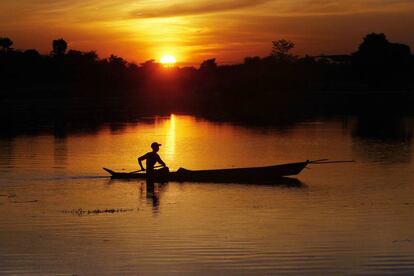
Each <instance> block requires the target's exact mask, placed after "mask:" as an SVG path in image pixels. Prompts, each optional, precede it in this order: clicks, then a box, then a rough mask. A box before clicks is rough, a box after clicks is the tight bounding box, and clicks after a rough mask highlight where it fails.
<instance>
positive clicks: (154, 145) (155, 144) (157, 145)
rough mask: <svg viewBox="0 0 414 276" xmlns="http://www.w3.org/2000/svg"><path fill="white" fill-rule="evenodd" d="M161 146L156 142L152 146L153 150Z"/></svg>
mask: <svg viewBox="0 0 414 276" xmlns="http://www.w3.org/2000/svg"><path fill="white" fill-rule="evenodd" d="M159 146H161V144H158V143H157V142H154V143H152V144H151V148H155V147H159Z"/></svg>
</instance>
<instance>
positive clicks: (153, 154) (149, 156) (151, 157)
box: [138, 142, 168, 178]
mask: <svg viewBox="0 0 414 276" xmlns="http://www.w3.org/2000/svg"><path fill="white" fill-rule="evenodd" d="M160 146H161V144H158V143H157V142H154V143H152V144H151V148H152V151H150V152H148V153H146V154H144V155H143V156H141V157H139V158H138V164H139V166H140V167H141V170H143V171H145V170H146V171H147V177H148V178H151V177H153V176H154V173H155V172H160V173H161V172H168V167H167V166H166V165H165V163H164V161H162V160H161V157H160V156H159V155H158V153H157V152H158V151H159V150H160ZM144 160H146V163H147V169H145V168H144V166H142V161H144ZM157 162H158V163H160V164H161V165H162V166H163V168H162V169H160V170H154V166H155V164H156V163H157Z"/></svg>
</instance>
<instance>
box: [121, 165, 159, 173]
mask: <svg viewBox="0 0 414 276" xmlns="http://www.w3.org/2000/svg"><path fill="white" fill-rule="evenodd" d="M161 167H164V166H163V165H158V166H154V169H155V168H161ZM144 171H145V169H143V170H138V171H133V172H129V173H139V172H144Z"/></svg>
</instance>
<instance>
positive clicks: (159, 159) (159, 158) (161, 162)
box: [157, 154, 166, 167]
mask: <svg viewBox="0 0 414 276" xmlns="http://www.w3.org/2000/svg"><path fill="white" fill-rule="evenodd" d="M157 162H158V163H160V164H161V165H162V166H163V167H166V165H165V163H164V161H162V160H161V157H160V156H159V155H158V154H157Z"/></svg>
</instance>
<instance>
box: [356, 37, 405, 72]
mask: <svg viewBox="0 0 414 276" xmlns="http://www.w3.org/2000/svg"><path fill="white" fill-rule="evenodd" d="M353 56H354V59H355V62H356V63H357V64H363V65H369V66H378V65H383V66H386V65H390V64H394V65H404V64H407V63H409V61H410V59H411V50H410V47H409V46H408V45H404V44H399V43H391V42H389V41H388V39H387V37H386V36H385V34H383V33H371V34H368V35H366V36H365V37H364V40H363V41H362V43H361V44H360V45H359V47H358V51H357V52H356V53H354V54H353Z"/></svg>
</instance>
